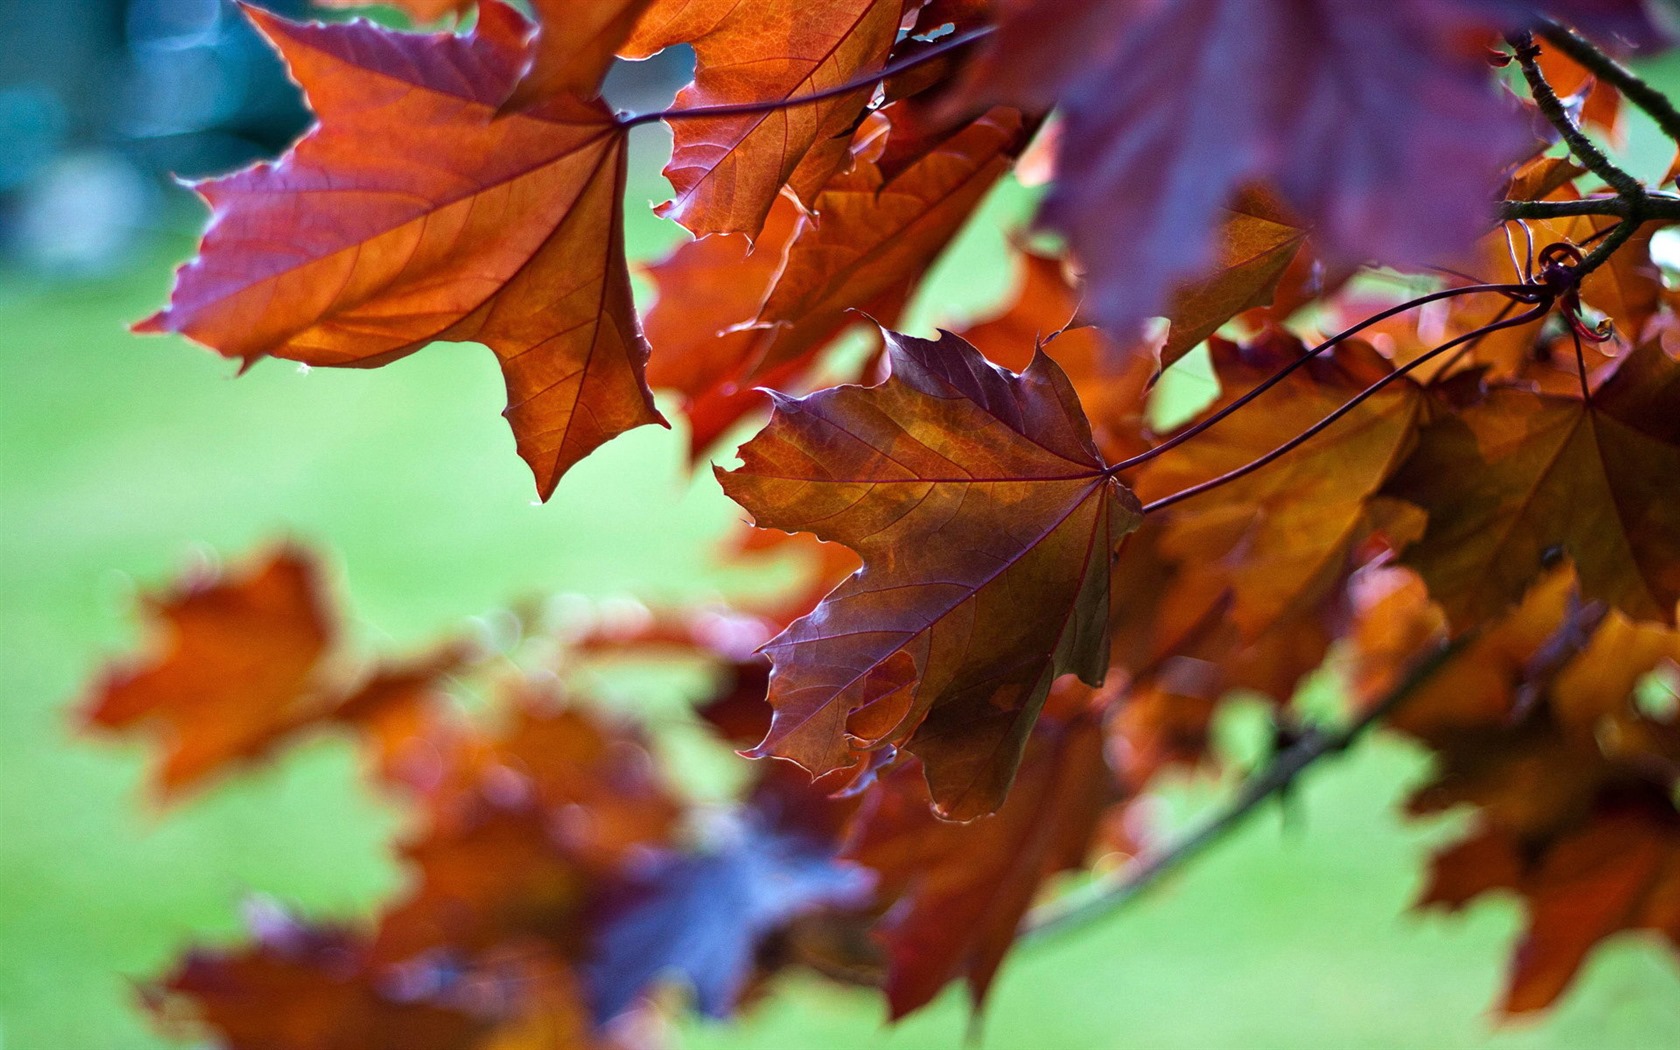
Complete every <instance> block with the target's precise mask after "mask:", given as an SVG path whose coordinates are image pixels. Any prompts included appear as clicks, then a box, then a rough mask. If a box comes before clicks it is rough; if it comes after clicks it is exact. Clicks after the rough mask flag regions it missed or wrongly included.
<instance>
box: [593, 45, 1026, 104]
mask: <svg viewBox="0 0 1680 1050" xmlns="http://www.w3.org/2000/svg"><path fill="white" fill-rule="evenodd" d="M993 29H994V27H993V26H982V27H980V28H979V29H971V30H969V31H968V32H966V33H958V34H956V35H955V36H952V37H951V38H949V39H947V40H943V41H941V42H939V43H937V44H934V45H933V46H931V47H929V48H928V49H927V50H926V51H922V52H920V53H918V54H914V55H911V56H909V57H908V58H902V59H900V60H898V61H897V62H893V63H890V64H888V65H886V66H883V67H882V68H881V69H879V70H876V71H875V72H873V73H870V74H869V75H867V76H862V77H858V78H856V79H854V80H848V81H847V82H846V83H844V84H839V85H836V86H835V87H831V88H824V89H823V90H821V91H813V92H811V93H810V94H809V95H799V96H796V97H794V98H780V99H772V100H768V101H765V102H740V103H730V104H727V105H720V106H692V107H689V108H677V109H662V110H658V111H656V112H653V113H637V114H633V115H631V116H626V117H621V118H620V119H619V122H618V124H619V127H622V128H634V127H638V126H640V125H642V124H653V123H655V122H657V121H661V120H667V121H670V120H702V119H707V118H711V119H716V118H719V117H750V116H756V115H758V114H760V113H774V112H776V111H778V110H783V109H793V108H795V107H798V106H809V105H812V104H814V103H817V102H826V101H828V100H829V99H834V98H841V97H843V96H845V95H850V94H852V93H853V92H857V91H863V90H864V89H866V88H872V87H874V86H875V85H876V84H879V83H881V82H882V81H883V80H890V79H892V78H893V77H896V76H898V75H899V74H901V73H907V72H909V71H910V70H912V69H915V68H916V67H917V66H921V65H925V64H927V63H929V62H932V61H933V60H935V59H938V58H943V57H945V56H946V55H948V54H950V53H951V52H953V51H957V50H959V49H961V48H965V47H967V46H968V45H970V44H972V43H975V42H976V41H979V40H982V39H984V38H986V37H988V36H990V35H991V34H992V32H993Z"/></svg>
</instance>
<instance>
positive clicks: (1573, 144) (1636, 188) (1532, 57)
mask: <svg viewBox="0 0 1680 1050" xmlns="http://www.w3.org/2000/svg"><path fill="white" fill-rule="evenodd" d="M1509 42H1510V44H1511V47H1512V49H1513V50H1514V51H1515V52H1516V58H1517V65H1518V66H1519V67H1520V68H1521V69H1522V74H1523V79H1524V80H1526V81H1528V91H1529V94H1531V95H1533V96H1534V104H1535V105H1536V106H1538V107H1539V108H1540V114H1541V115H1542V116H1544V117H1545V118H1546V120H1547V121H1548V122H1550V124H1551V125H1552V127H1554V128H1556V129H1557V132H1558V134H1559V135H1561V136H1563V141H1564V143H1565V144H1566V145H1568V147H1569V152H1571V153H1573V154H1575V159H1577V160H1579V161H1580V162H1581V163H1582V164H1583V165H1584V166H1585V167H1586V169H1587V170H1588V171H1590V172H1592V173H1593V174H1594V175H1597V176H1598V177H1599V178H1601V179H1603V180H1604V182H1605V184H1606V185H1608V186H1609V187H1610V188H1611V189H1613V190H1615V191H1616V196H1618V197H1621V198H1622V199H1624V200H1626V201H1627V202H1629V204H1630V205H1631V204H1632V203H1633V202H1635V201H1638V200H1641V199H1643V198H1644V196H1645V187H1644V186H1643V185H1641V184H1640V182H1639V180H1638V179H1636V178H1634V177H1633V176H1632V175H1629V174H1628V173H1627V172H1625V171H1623V170H1622V169H1621V168H1618V167H1617V166H1616V165H1615V163H1614V162H1613V161H1611V159H1610V158H1609V157H1607V156H1605V155H1604V151H1603V150H1601V149H1599V148H1598V146H1597V145H1596V144H1594V142H1593V141H1592V140H1591V139H1589V138H1587V136H1586V133H1585V132H1583V131H1582V130H1581V126H1580V125H1579V124H1577V123H1575V118H1574V117H1571V116H1570V115H1569V111H1568V110H1567V109H1565V108H1564V105H1563V102H1562V101H1561V100H1559V98H1558V97H1557V92H1556V91H1553V90H1552V85H1551V82H1550V81H1548V80H1547V79H1546V74H1545V73H1542V72H1541V71H1540V63H1539V61H1538V59H1539V57H1540V45H1538V44H1536V43H1535V42H1534V34H1533V33H1518V34H1517V35H1515V36H1513V37H1510V38H1509Z"/></svg>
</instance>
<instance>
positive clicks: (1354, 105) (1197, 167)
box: [967, 0, 1532, 332]
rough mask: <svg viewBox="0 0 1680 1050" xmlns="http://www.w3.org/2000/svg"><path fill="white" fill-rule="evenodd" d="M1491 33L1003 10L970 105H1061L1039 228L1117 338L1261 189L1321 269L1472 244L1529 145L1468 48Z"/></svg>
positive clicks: (1469, 14)
mask: <svg viewBox="0 0 1680 1050" xmlns="http://www.w3.org/2000/svg"><path fill="white" fill-rule="evenodd" d="M1499 20H1500V19H1499V18H1498V17H1496V16H1494V15H1493V14H1491V13H1490V12H1489V11H1488V10H1487V9H1486V6H1485V5H1483V4H1480V3H1477V2H1475V0H1461V2H1459V3H1451V4H1443V3H1426V2H1420V0H1400V2H1396V3H1388V4H1369V3H1363V2H1359V0H1318V2H1315V3H1310V4H1254V3H1248V2H1246V0H1190V2H1185V3H1174V4H1145V3H1136V2H1127V3H1092V2H1086V3H1080V4H1072V5H1070V4H1066V3H1062V2H1060V0H1014V2H1011V3H1005V4H1003V5H1002V6H1001V9H1000V16H999V29H998V33H997V34H996V37H995V38H994V40H993V41H992V43H991V46H990V48H989V50H988V54H987V55H985V56H983V57H982V59H981V60H980V61H979V62H978V63H977V64H976V66H975V67H973V69H972V71H971V74H970V81H969V84H968V88H967V95H968V97H971V98H979V99H983V100H985V101H988V102H1002V103H1008V104H1013V105H1020V106H1025V107H1029V108H1032V107H1048V106H1050V105H1053V104H1054V105H1059V106H1060V108H1061V110H1062V112H1063V114H1064V118H1065V120H1066V128H1065V133H1064V134H1063V136H1062V140H1061V141H1062V146H1061V148H1060V150H1059V153H1058V157H1057V178H1056V181H1055V183H1054V184H1053V186H1052V189H1051V192H1050V195H1049V197H1048V198H1047V199H1046V201H1045V205H1044V210H1043V212H1042V214H1041V219H1042V221H1043V222H1045V223H1046V224H1047V225H1049V226H1051V227H1053V228H1055V229H1057V230H1059V231H1061V232H1062V233H1064V234H1066V235H1067V237H1068V239H1069V242H1070V243H1071V245H1072V246H1073V249H1074V252H1075V254H1077V255H1078V256H1079V258H1080V259H1081V261H1082V262H1083V263H1084V264H1085V266H1086V267H1087V268H1088V272H1089V274H1090V278H1091V283H1092V291H1093V298H1092V301H1091V303H1090V309H1091V312H1092V314H1093V316H1094V317H1095V318H1096V320H1097V321H1099V322H1100V323H1103V324H1104V325H1106V326H1108V327H1111V328H1112V329H1113V330H1115V331H1117V332H1129V331H1131V330H1132V329H1133V328H1135V326H1136V325H1137V324H1138V323H1139V322H1141V321H1142V320H1143V319H1144V318H1146V317H1148V316H1150V315H1151V314H1155V313H1159V312H1161V310H1162V308H1163V307H1164V306H1165V304H1166V302H1167V296H1168V292H1169V290H1170V289H1171V288H1172V287H1173V285H1174V284H1176V283H1179V282H1182V281H1184V280H1188V279H1192V278H1195V277H1197V276H1199V275H1200V274H1201V273H1203V272H1204V271H1205V270H1206V269H1207V268H1208V267H1209V266H1210V264H1212V262H1213V255H1212V244H1213V238H1212V233H1213V229H1214V227H1215V224H1216V222H1217V220H1218V210H1219V209H1220V208H1221V207H1224V206H1226V205H1228V204H1229V203H1230V202H1231V201H1232V200H1233V199H1234V198H1235V196H1236V194H1237V192H1238V190H1239V189H1241V188H1242V187H1244V186H1247V185H1251V184H1253V183H1256V182H1264V183H1268V184H1270V185H1272V186H1273V187H1275V188H1276V189H1277V191H1278V192H1279V193H1280V194H1281V196H1282V197H1283V199H1284V201H1285V202H1286V203H1287V204H1288V205H1289V206H1290V207H1291V208H1292V209H1293V210H1294V211H1295V212H1296V213H1298V214H1299V215H1300V216H1301V217H1302V218H1303V219H1304V220H1306V222H1307V223H1308V224H1309V225H1310V226H1311V227H1312V229H1313V236H1314V240H1315V243H1316V244H1317V247H1318V250H1319V252H1320V253H1321V255H1322V256H1323V257H1324V258H1325V259H1326V261H1327V262H1328V263H1329V264H1330V265H1331V266H1332V267H1338V266H1340V265H1341V264H1343V263H1359V262H1363V261H1365V260H1366V259H1368V258H1372V257H1376V258H1380V259H1383V260H1387V261H1395V262H1427V261H1429V260H1430V259H1431V258H1434V257H1438V256H1442V255H1446V254H1450V253H1451V252H1452V250H1454V249H1456V248H1459V247H1462V246H1463V245H1465V244H1468V243H1469V242H1470V241H1471V240H1472V239H1473V238H1474V236H1475V235H1476V234H1477V233H1478V232H1479V229H1480V227H1481V226H1482V224H1483V223H1485V222H1486V221H1487V219H1488V217H1489V215H1488V212H1489V209H1488V206H1487V204H1486V203H1485V202H1486V201H1487V200H1488V198H1489V196H1490V194H1491V193H1492V191H1493V190H1494V189H1495V188H1496V186H1497V184H1498V174H1499V170H1500V168H1501V167H1502V166H1504V165H1505V164H1507V163H1509V162H1511V161H1513V160H1515V159H1517V157H1518V156H1519V155H1520V154H1521V152H1522V151H1523V150H1524V148H1525V147H1526V146H1527V145H1528V144H1529V143H1531V142H1532V136H1530V134H1529V132H1528V131H1527V130H1526V129H1525V128H1524V127H1523V122H1522V121H1521V120H1519V119H1516V118H1515V112H1514V107H1512V106H1510V105H1508V104H1507V101H1506V100H1502V99H1501V98H1500V97H1499V96H1498V95H1497V93H1496V91H1495V89H1494V86H1493V84H1492V82H1491V78H1490V77H1489V76H1488V72H1487V67H1486V64H1485V62H1483V61H1482V59H1481V58H1480V57H1479V56H1478V55H1476V54H1475V53H1474V51H1473V50H1472V49H1465V48H1462V47H1461V46H1460V42H1461V40H1462V36H1461V34H1462V33H1463V31H1465V30H1467V29H1471V28H1475V27H1477V26H1481V27H1482V28H1487V27H1489V24H1490V23H1492V22H1496V21H1499ZM1420 214H1427V215H1428V216H1429V221H1428V222H1419V221H1417V218H1416V217H1417V216H1418V215H1420ZM1139 259H1147V260H1148V261H1149V264H1148V265H1147V266H1143V267H1140V266H1138V265H1137V260H1139Z"/></svg>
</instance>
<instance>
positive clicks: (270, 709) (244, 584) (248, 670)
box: [84, 547, 338, 798]
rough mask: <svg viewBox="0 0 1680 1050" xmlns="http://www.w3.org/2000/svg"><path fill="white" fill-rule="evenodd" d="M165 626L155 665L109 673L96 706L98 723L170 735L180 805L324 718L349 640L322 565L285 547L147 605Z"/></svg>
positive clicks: (160, 781) (164, 781)
mask: <svg viewBox="0 0 1680 1050" xmlns="http://www.w3.org/2000/svg"><path fill="white" fill-rule="evenodd" d="M144 608H145V611H146V613H147V615H148V617H149V618H151V619H153V620H154V621H156V622H157V623H158V625H159V626H160V627H161V628H162V630H161V631H160V632H159V633H160V634H161V635H162V645H161V646H160V647H159V651H158V653H157V654H156V655H155V656H154V657H151V658H148V659H144V660H141V661H138V662H134V663H128V664H121V665H118V666H116V667H113V668H112V669H110V670H108V671H107V672H106V673H105V675H104V676H103V678H102V680H101V681H100V682H99V684H98V685H97V686H96V687H95V689H94V692H93V697H92V698H91V699H90V700H89V701H88V702H87V705H86V708H85V711H86V714H85V716H84V717H85V719H86V721H87V724H88V725H90V726H94V727H98V728H101V729H106V730H126V729H129V728H132V727H134V726H136V725H149V726H152V727H155V728H156V729H157V730H159V731H160V735H161V736H162V737H163V738H164V740H165V741H166V742H167V747H168V753H167V755H166V756H165V757H164V759H163V761H162V763H161V764H160V765H159V767H158V769H157V771H156V773H155V786H156V788H157V790H158V792H159V794H160V795H162V796H163V797H164V798H169V797H171V796H173V795H175V794H177V793H178V792H180V791H182V790H184V789H186V788H188V787H190V786H192V785H194V784H196V783H198V782H200V781H202V780H203V779H204V778H206V777H208V776H210V775H211V774H213V773H214V772H216V771H217V770H219V769H220V768H221V767H223V766H225V765H227V764H228V763H230V762H233V761H235V760H236V759H241V758H244V759H249V758H252V757H255V756H256V755H258V754H260V753H262V752H263V751H265V750H267V749H268V748H270V747H272V746H273V745H274V743H275V740H276V736H277V730H278V729H279V728H280V727H282V726H286V725H289V724H291V723H292V722H294V721H295V720H297V719H299V718H300V717H302V716H305V715H307V714H312V713H314V712H317V711H320V710H324V709H326V708H327V707H328V706H329V705H330V700H328V699H327V698H326V697H323V696H322V692H323V690H324V689H325V688H326V687H328V684H329V683H328V679H327V676H326V674H325V673H324V669H323V667H322V663H323V661H324V659H325V658H326V656H327V654H328V652H329V650H330V649H331V648H332V646H333V644H334V642H335V640H336V637H337V633H338V625H337V622H336V619H335V618H334V617H333V615H332V613H331V612H330V610H329V609H328V607H327V602H326V597H325V595H324V593H323V587H322V584H321V580H320V570H319V568H318V567H317V565H316V564H315V561H314V559H313V558H311V557H310V556H309V555H308V554H306V553H305V552H303V551H302V550H299V549H297V548H294V547H282V548H280V549H278V550H276V551H275V552H274V553H273V554H271V555H269V556H267V558H265V559H264V560H263V562H262V563H261V564H260V565H257V566H255V567H254V568H253V569H251V570H250V571H248V572H246V573H242V574H239V575H234V576H229V577H225V578H219V579H218V578H200V579H193V580H188V581H187V582H186V583H185V584H184V585H183V586H181V587H180V588H178V589H177V590H176V591H175V592H174V593H172V594H166V595H163V596H162V597H159V598H148V599H146V600H145V603H144Z"/></svg>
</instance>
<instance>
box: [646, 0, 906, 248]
mask: <svg viewBox="0 0 1680 1050" xmlns="http://www.w3.org/2000/svg"><path fill="white" fill-rule="evenodd" d="M903 6H904V4H903V0H812V2H807V3H803V4H800V5H798V6H797V7H796V6H794V5H793V4H790V3H781V2H777V3H750V4H744V3H740V2H739V0H658V2H656V3H655V4H654V5H653V6H652V7H651V8H650V9H649V10H648V11H647V13H646V14H645V15H644V16H643V17H642V20H641V22H640V23H639V24H638V25H637V27H636V31H635V33H634V34H633V35H632V36H631V38H630V40H629V42H628V43H627V44H626V45H625V46H624V48H623V49H622V53H623V54H624V55H625V56H626V57H628V58H646V57H648V56H650V55H653V54H655V53H657V52H659V51H661V50H663V49H665V48H667V47H670V46H672V45H674V44H690V45H692V46H693V48H694V57H695V67H694V82H693V83H692V84H690V85H689V86H687V87H685V88H683V89H682V90H681V91H680V92H678V93H677V107H678V108H681V109H692V108H696V107H700V106H721V105H730V104H740V103H754V104H756V103H764V102H771V101H775V100H786V99H793V98H798V97H799V96H802V95H812V94H816V93H818V92H820V91H824V90H826V89H829V88H836V87H840V86H842V85H844V84H847V83H849V82H851V81H852V80H853V79H855V78H857V77H859V76H861V75H863V74H865V73H867V72H869V71H870V70H873V69H879V68H880V67H881V66H882V65H884V64H885V62H886V58H887V53H888V51H889V50H890V49H891V47H892V44H893V39H894V36H895V34H896V33H897V30H898V24H899V17H900V14H901V12H902V9H903ZM869 94H870V91H869V89H867V88H860V89H859V90H858V91H855V92H851V93H848V94H845V95H842V96H839V97H836V98H831V99H825V100H824V101H821V102H813V103H807V104H803V105H796V106H790V107H787V108H784V109H776V110H769V109H766V110H765V111H764V112H757V113H751V114H743V115H738V116H719V117H685V118H684V119H682V120H676V121H672V122H671V132H672V135H673V136H674V138H675V146H674V148H673V151H672V155H671V162H670V164H668V165H666V167H665V175H666V177H667V178H668V179H670V181H671V186H672V188H673V189H674V190H675V191H676V196H675V197H674V198H673V199H671V200H670V201H667V202H666V203H665V204H663V205H660V207H659V208H658V209H657V210H658V212H659V214H660V215H663V216H665V217H666V218H669V219H675V220H676V221H677V222H680V223H682V224H683V225H684V226H686V227H688V229H689V230H691V231H692V232H693V233H694V234H695V235H697V236H703V235H705V234H710V233H744V234H746V235H747V236H749V237H754V236H757V234H758V231H759V229H760V227H761V226H762V225H763V223H764V219H765V216H766V215H768V214H769V212H770V208H771V206H772V205H773V204H774V203H775V199H776V195H777V193H778V192H780V190H781V188H782V187H783V186H784V185H786V184H787V183H788V181H789V179H791V178H792V177H793V174H794V172H795V171H796V170H797V169H798V168H799V166H800V164H801V162H802V161H804V159H805V157H806V156H807V154H809V153H810V152H811V150H812V149H813V148H814V147H817V146H818V145H819V144H820V143H823V142H825V141H828V140H832V139H834V138H835V137H836V136H839V135H844V134H846V133H847V132H848V131H849V129H850V127H851V125H852V123H853V122H854V121H855V120H856V119H857V117H858V115H859V113H861V112H862V110H863V106H864V103H866V102H867V101H868V99H869Z"/></svg>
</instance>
